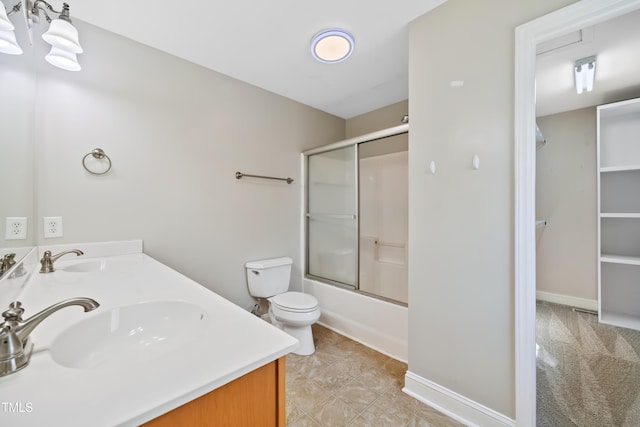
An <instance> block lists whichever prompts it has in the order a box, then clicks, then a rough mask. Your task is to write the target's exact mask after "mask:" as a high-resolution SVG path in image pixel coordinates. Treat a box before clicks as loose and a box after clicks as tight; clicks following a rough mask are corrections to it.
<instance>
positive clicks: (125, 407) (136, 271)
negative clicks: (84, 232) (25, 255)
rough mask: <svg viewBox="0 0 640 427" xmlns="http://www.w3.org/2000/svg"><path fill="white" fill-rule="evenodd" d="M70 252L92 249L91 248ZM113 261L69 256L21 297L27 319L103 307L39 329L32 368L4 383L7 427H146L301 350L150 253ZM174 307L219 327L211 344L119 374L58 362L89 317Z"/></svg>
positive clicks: (0, 407) (211, 331) (1, 406)
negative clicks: (57, 354) (57, 344)
mask: <svg viewBox="0 0 640 427" xmlns="http://www.w3.org/2000/svg"><path fill="white" fill-rule="evenodd" d="M65 246H66V245H65ZM71 246H74V247H77V248H78V249H81V250H85V247H83V245H82V244H78V245H71ZM87 246H89V245H87ZM140 248H141V243H140ZM64 249H65V248H62V250H64ZM129 252H132V251H129ZM54 253H56V252H55V251H54ZM105 253H106V252H104V251H102V252H100V251H99V250H98V251H92V250H91V248H89V249H88V250H85V254H86V255H85V256H83V257H76V256H75V255H67V256H65V257H64V258H61V259H60V260H59V261H57V262H56V263H55V267H56V271H55V272H54V273H49V274H38V273H34V274H32V275H31V278H30V279H29V282H28V283H27V285H26V286H25V287H24V289H23V290H22V292H21V293H20V296H19V300H20V301H21V302H22V304H23V308H25V310H26V311H25V313H24V315H23V317H24V318H25V319H27V318H29V317H31V316H32V315H33V314H36V313H38V312H39V311H41V310H42V309H44V308H46V307H48V306H50V305H52V304H55V303H57V302H59V301H62V300H64V299H67V298H73V297H90V298H93V299H95V300H96V301H98V302H99V303H100V307H99V308H98V309H96V310H93V311H91V312H89V313H85V312H83V310H82V309H81V308H80V307H67V308H64V309H62V310H60V311H58V312H57V313H54V314H53V315H51V316H50V317H49V318H47V319H45V320H44V321H43V322H42V323H41V324H40V325H39V326H38V327H37V328H36V329H35V330H34V332H33V333H32V334H31V338H32V341H33V343H34V354H33V355H32V356H31V361H30V363H29V365H28V366H27V367H26V368H24V369H23V370H21V371H19V372H16V373H14V374H11V375H8V376H4V377H0V425H2V426H12V427H13V426H44V425H64V426H82V427H86V426H134V425H139V424H141V423H144V422H146V421H149V420H151V419H153V418H155V417H157V416H159V415H161V414H163V413H165V412H168V411H170V410H172V409H174V408H176V407H178V406H181V405H182V404H184V403H186V402H189V401H191V400H193V399H195V398H197V397H199V396H201V395H203V394H206V393H208V392H209V391H211V390H214V389H216V388H218V387H220V386H222V385H224V384H226V383H228V382H230V381H233V380H234V379H236V378H239V377H240V376H242V375H244V374H246V373H249V372H251V371H253V370H255V369H256V368H259V367H260V366H263V365H265V364H267V363H269V362H271V361H273V360H276V359H278V358H279V357H282V356H284V355H286V354H287V353H289V352H291V351H292V350H294V349H295V348H296V347H297V345H298V342H297V340H295V339H294V338H292V337H291V336H289V335H287V334H285V333H284V332H282V331H281V330H279V329H277V328H275V327H273V326H271V325H270V324H268V323H266V322H264V321H263V320H261V319H259V318H258V317H256V316H254V315H252V314H250V313H249V312H247V311H245V310H244V309H242V308H240V307H238V306H236V305H235V304H233V303H231V302H229V301H228V300H226V299H224V298H222V297H221V296H219V295H217V294H215V293H214V292H212V291H210V290H208V289H206V288H205V287H203V286H201V285H199V284H198V283H196V282H194V281H192V280H190V279H188V278H187V277H185V276H183V275H181V274H179V273H178V272H176V271H174V270H172V269H170V268H169V267H167V266H165V265H163V264H161V263H159V262H158V261H156V260H154V259H153V258H151V257H149V256H147V255H145V254H143V253H129V254H126V255H111V256H105V255H104V254H105ZM92 254H93V255H94V256H96V255H97V256H98V257H96V258H92ZM97 260H99V261H100V263H101V268H102V270H100V271H92V272H71V271H65V268H66V267H70V266H78V265H80V264H81V263H86V262H93V263H94V265H95V263H96V261H97ZM167 300H179V301H187V302H191V303H194V304H196V305H198V306H200V307H201V308H202V312H203V313H204V315H205V316H208V317H209V320H211V324H210V325H211V326H210V327H208V328H207V330H206V333H205V335H206V336H203V337H202V339H201V340H199V341H198V342H197V343H195V344H194V345H192V346H191V345H190V346H189V347H188V348H185V349H184V351H183V352H180V354H177V352H176V353H173V354H167V355H164V356H161V357H159V358H156V359H153V360H149V361H147V362H145V363H131V364H130V365H128V366H122V367H121V368H120V367H119V368H118V369H115V368H109V369H73V368H68V367H64V366H61V365H60V364H58V363H56V362H55V361H54V360H53V358H52V357H51V354H50V352H49V351H48V348H49V346H50V345H51V343H52V342H53V341H54V339H55V337H56V336H57V335H58V334H59V333H61V332H62V331H63V330H65V329H66V328H68V327H69V326H71V325H73V324H76V323H78V322H81V321H83V320H86V319H89V318H90V316H98V315H100V314H101V313H104V312H106V311H109V310H110V309H112V308H115V307H119V306H125V305H130V304H135V303H140V302H149V301H167ZM5 309H6V307H0V310H2V311H4V310H5Z"/></svg>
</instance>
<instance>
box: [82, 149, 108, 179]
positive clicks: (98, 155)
mask: <svg viewBox="0 0 640 427" xmlns="http://www.w3.org/2000/svg"><path fill="white" fill-rule="evenodd" d="M89 156H92V157H93V158H94V159H97V160H102V159H106V160H107V162H108V166H107V169H105V170H104V171H102V172H94V171H92V170H91V169H89V167H87V157H89ZM82 166H84V168H85V169H86V171H87V172H89V173H91V174H93V175H104V174H105V173H107V172H109V171H110V170H111V159H110V158H109V156H107V155H106V154H105V152H104V151H103V150H102V149H101V148H94V149H93V150H92V151H91V152H90V153H87V154H86V155H85V156H84V157H83V158H82Z"/></svg>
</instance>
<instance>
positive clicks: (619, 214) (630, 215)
mask: <svg viewBox="0 0 640 427" xmlns="http://www.w3.org/2000/svg"><path fill="white" fill-rule="evenodd" d="M600 218H640V213H639V212H606V213H604V212H603V213H601V214H600Z"/></svg>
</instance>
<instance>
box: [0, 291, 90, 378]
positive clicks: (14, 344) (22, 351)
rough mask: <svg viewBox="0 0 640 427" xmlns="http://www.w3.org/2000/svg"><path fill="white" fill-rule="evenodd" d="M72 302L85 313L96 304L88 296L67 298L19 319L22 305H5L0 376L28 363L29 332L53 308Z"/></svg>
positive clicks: (63, 306) (0, 332)
mask: <svg viewBox="0 0 640 427" xmlns="http://www.w3.org/2000/svg"><path fill="white" fill-rule="evenodd" d="M72 305H79V306H81V307H82V308H83V309H84V311H85V312H87V311H91V310H94V309H96V308H98V307H99V306H100V304H98V303H97V302H96V301H95V300H93V299H91V298H71V299H68V300H64V301H61V302H59V303H57V304H53V305H52V306H50V307H47V308H45V309H44V310H42V311H41V312H39V313H37V314H34V315H33V316H31V317H30V318H28V319H26V320H22V314H23V313H24V308H22V303H21V302H20V301H15V302H12V303H11V304H9V309H8V310H6V311H5V312H4V313H2V318H3V319H4V321H3V322H2V323H0V377H2V376H4V375H9V374H12V373H14V372H16V371H19V370H20V369H22V368H24V367H25V366H27V365H28V364H29V359H30V358H31V352H32V350H33V343H32V342H31V338H29V335H30V334H31V332H33V330H34V329H35V328H36V326H38V325H39V324H40V322H42V321H43V320H44V319H46V318H47V317H49V316H51V315H52V314H53V313H55V312H56V311H58V310H60V309H63V308H65V307H69V306H72Z"/></svg>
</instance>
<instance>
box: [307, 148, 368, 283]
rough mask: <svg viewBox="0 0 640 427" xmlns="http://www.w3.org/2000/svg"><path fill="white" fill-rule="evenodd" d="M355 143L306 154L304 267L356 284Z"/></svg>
mask: <svg viewBox="0 0 640 427" xmlns="http://www.w3.org/2000/svg"><path fill="white" fill-rule="evenodd" d="M357 150H358V148H357V145H352V146H349V147H345V148H339V149H336V150H331V151H326V152H322V153H318V154H314V155H310V156H309V157H308V165H307V174H308V175H307V183H308V188H307V195H308V200H307V271H308V274H309V275H311V276H317V277H321V278H324V279H326V280H330V281H333V282H336V283H338V284H341V285H346V286H349V287H352V288H356V287H357V284H358V170H357V168H358V161H357V160H358V154H357Z"/></svg>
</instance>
